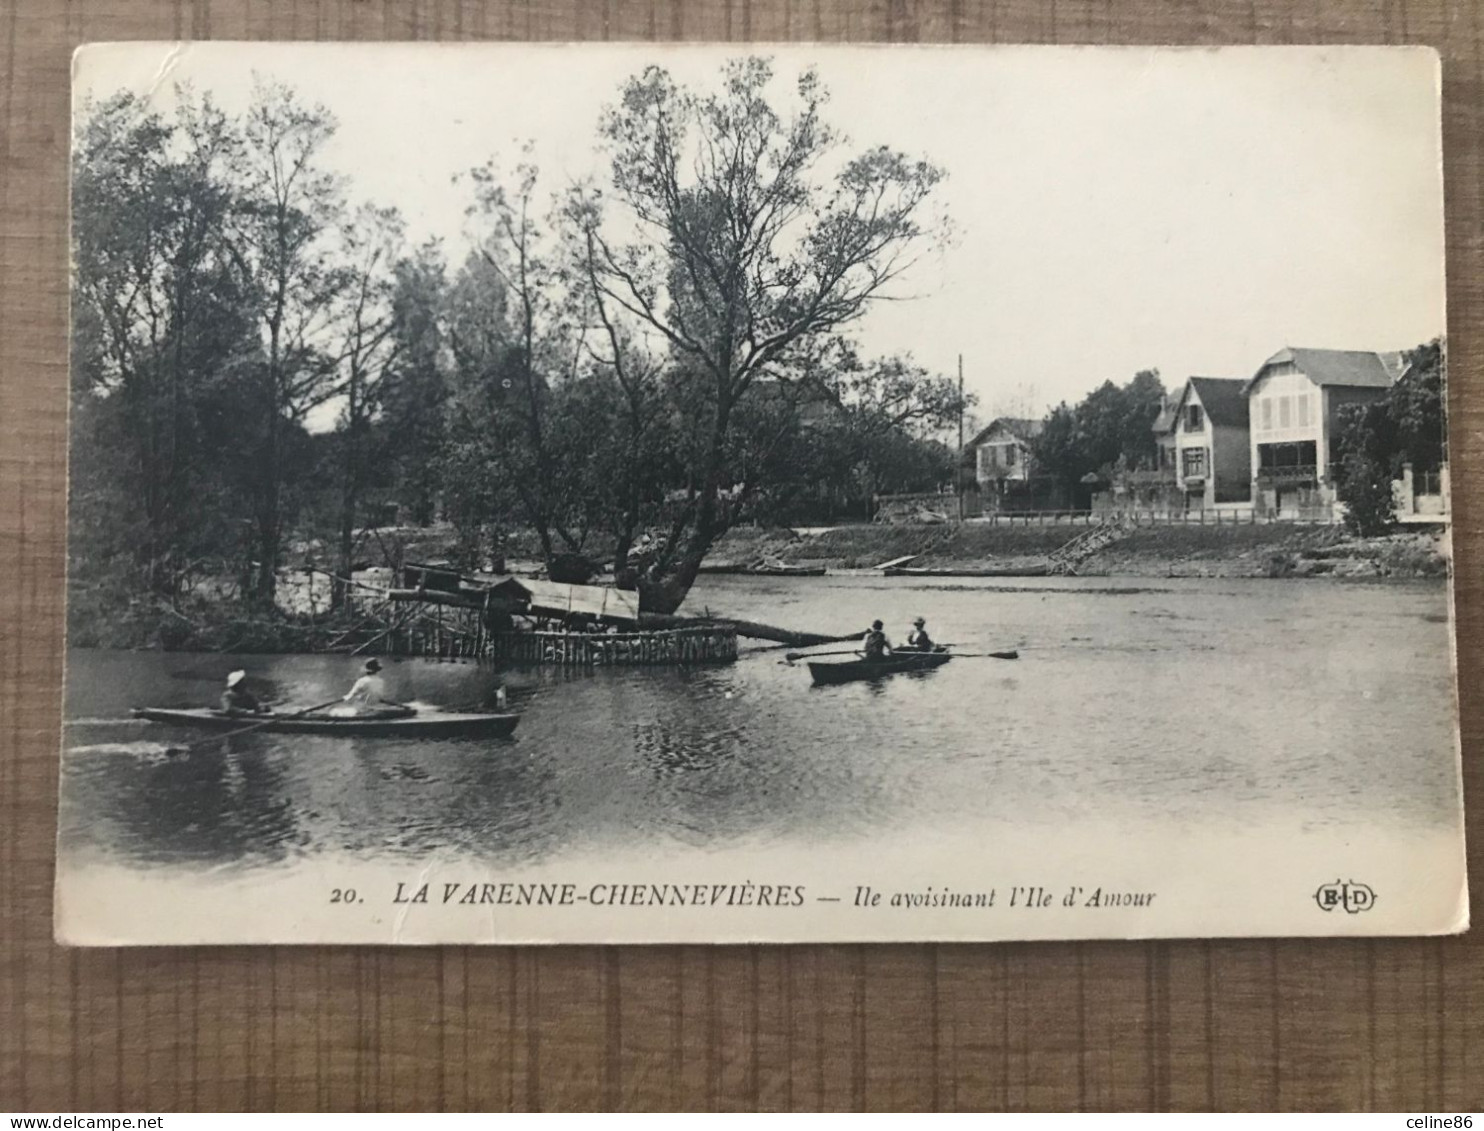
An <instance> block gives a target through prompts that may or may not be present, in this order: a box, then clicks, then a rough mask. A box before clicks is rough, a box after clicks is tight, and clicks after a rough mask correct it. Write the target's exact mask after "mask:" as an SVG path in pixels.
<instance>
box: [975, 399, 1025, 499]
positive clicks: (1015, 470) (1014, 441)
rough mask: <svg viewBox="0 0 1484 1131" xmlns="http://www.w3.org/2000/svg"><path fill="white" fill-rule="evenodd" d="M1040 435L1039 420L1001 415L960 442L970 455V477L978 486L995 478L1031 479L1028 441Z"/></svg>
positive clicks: (1000, 480) (996, 479)
mask: <svg viewBox="0 0 1484 1131" xmlns="http://www.w3.org/2000/svg"><path fill="white" fill-rule="evenodd" d="M1040 434H1041V421H1039V420H1029V419H1026V418H1023V417H1018V416H1001V417H997V418H996V419H995V420H992V421H991V422H990V423H989V425H988V426H987V427H985V428H982V429H980V430H979V432H978V433H976V434H975V436H974V438H973V439H971V440H970V441H969V442H968V443H967V444H965V445H964V455H965V456H966V457H969V456H970V455H971V454H972V458H973V460H974V479H975V480H976V481H977V482H978V484H979V486H980V487H981V488H988V487H991V486H993V485H994V484H995V483H996V482H997V481H998V482H1004V481H1006V480H1009V481H1013V482H1022V483H1023V482H1025V481H1026V480H1029V479H1030V478H1031V441H1032V440H1034V439H1035V438H1036V437H1037V436H1039V435H1040Z"/></svg>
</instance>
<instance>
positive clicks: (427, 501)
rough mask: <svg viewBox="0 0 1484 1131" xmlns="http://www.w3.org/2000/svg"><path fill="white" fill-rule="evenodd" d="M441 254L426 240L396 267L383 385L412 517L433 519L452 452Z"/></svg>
mask: <svg viewBox="0 0 1484 1131" xmlns="http://www.w3.org/2000/svg"><path fill="white" fill-rule="evenodd" d="M447 297H448V280H447V277H446V269H445V266H444V261H443V253H442V250H441V249H440V247H439V245H438V244H437V243H436V242H429V243H426V244H424V245H422V246H421V247H419V248H418V249H417V251H415V252H414V253H413V254H412V255H411V256H408V257H406V258H404V259H401V260H399V261H398V263H397V264H396V266H395V268H394V269H393V280H392V293H391V336H392V339H393V342H394V347H393V350H392V356H391V358H390V360H389V361H388V364H387V367H386V372H385V375H384V376H383V378H382V382H381V398H380V399H381V414H382V415H381V431H382V445H381V450H382V451H383V453H384V454H385V458H386V460H387V463H388V464H389V466H390V471H391V475H392V480H393V482H394V484H395V487H396V491H397V495H398V500H399V501H400V502H401V503H402V504H403V506H404V507H405V508H406V509H407V510H408V511H409V512H410V514H411V517H412V519H413V521H415V522H417V523H420V524H424V525H426V524H427V523H430V522H432V521H433V518H434V517H435V514H434V512H435V510H436V507H437V502H438V496H439V468H440V466H441V465H442V463H443V461H444V459H445V458H446V453H447V427H446V423H445V413H446V411H447V406H448V374H447V365H446V359H445V354H446V350H447V328H446V324H445V304H446V302H447Z"/></svg>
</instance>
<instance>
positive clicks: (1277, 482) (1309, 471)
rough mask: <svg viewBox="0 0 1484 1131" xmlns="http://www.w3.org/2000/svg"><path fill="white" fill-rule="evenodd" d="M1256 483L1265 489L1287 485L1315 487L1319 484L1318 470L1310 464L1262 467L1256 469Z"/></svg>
mask: <svg viewBox="0 0 1484 1131" xmlns="http://www.w3.org/2000/svg"><path fill="white" fill-rule="evenodd" d="M1257 481H1258V483H1260V484H1262V485H1263V486H1265V487H1283V486H1288V485H1294V486H1303V485H1306V484H1307V485H1310V486H1315V485H1317V484H1318V483H1319V468H1318V466H1317V465H1315V464H1312V463H1305V464H1296V465H1291V466H1288V467H1262V468H1258V471H1257Z"/></svg>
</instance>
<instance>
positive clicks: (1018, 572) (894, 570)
mask: <svg viewBox="0 0 1484 1131" xmlns="http://www.w3.org/2000/svg"><path fill="white" fill-rule="evenodd" d="M1050 572H1051V571H1050V569H1049V567H1047V566H1046V565H1045V564H1044V563H1043V564H1040V565H1026V566H985V567H983V568H982V569H981V568H965V569H937V568H934V567H931V566H887V567H886V568H884V569H882V571H881V573H882V575H883V576H884V577H1045V576H1046V575H1047V574H1048V573H1050Z"/></svg>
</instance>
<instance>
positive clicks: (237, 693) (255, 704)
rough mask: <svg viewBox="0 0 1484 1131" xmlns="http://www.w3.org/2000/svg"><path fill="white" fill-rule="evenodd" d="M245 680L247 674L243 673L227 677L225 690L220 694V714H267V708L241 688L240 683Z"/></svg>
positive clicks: (235, 673) (250, 693) (237, 672)
mask: <svg viewBox="0 0 1484 1131" xmlns="http://www.w3.org/2000/svg"><path fill="white" fill-rule="evenodd" d="M246 678H247V673H246V672H244V671H235V672H232V673H230V674H229V675H228V676H227V689H226V690H225V691H223V692H222V714H224V715H266V714H267V713H268V708H267V707H265V706H263V704H262V703H260V702H259V701H258V697H257V696H256V695H254V694H253V693H252V692H251V691H249V690H248V689H247V688H245V687H243V686H242V681H243V680H244V679H246Z"/></svg>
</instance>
